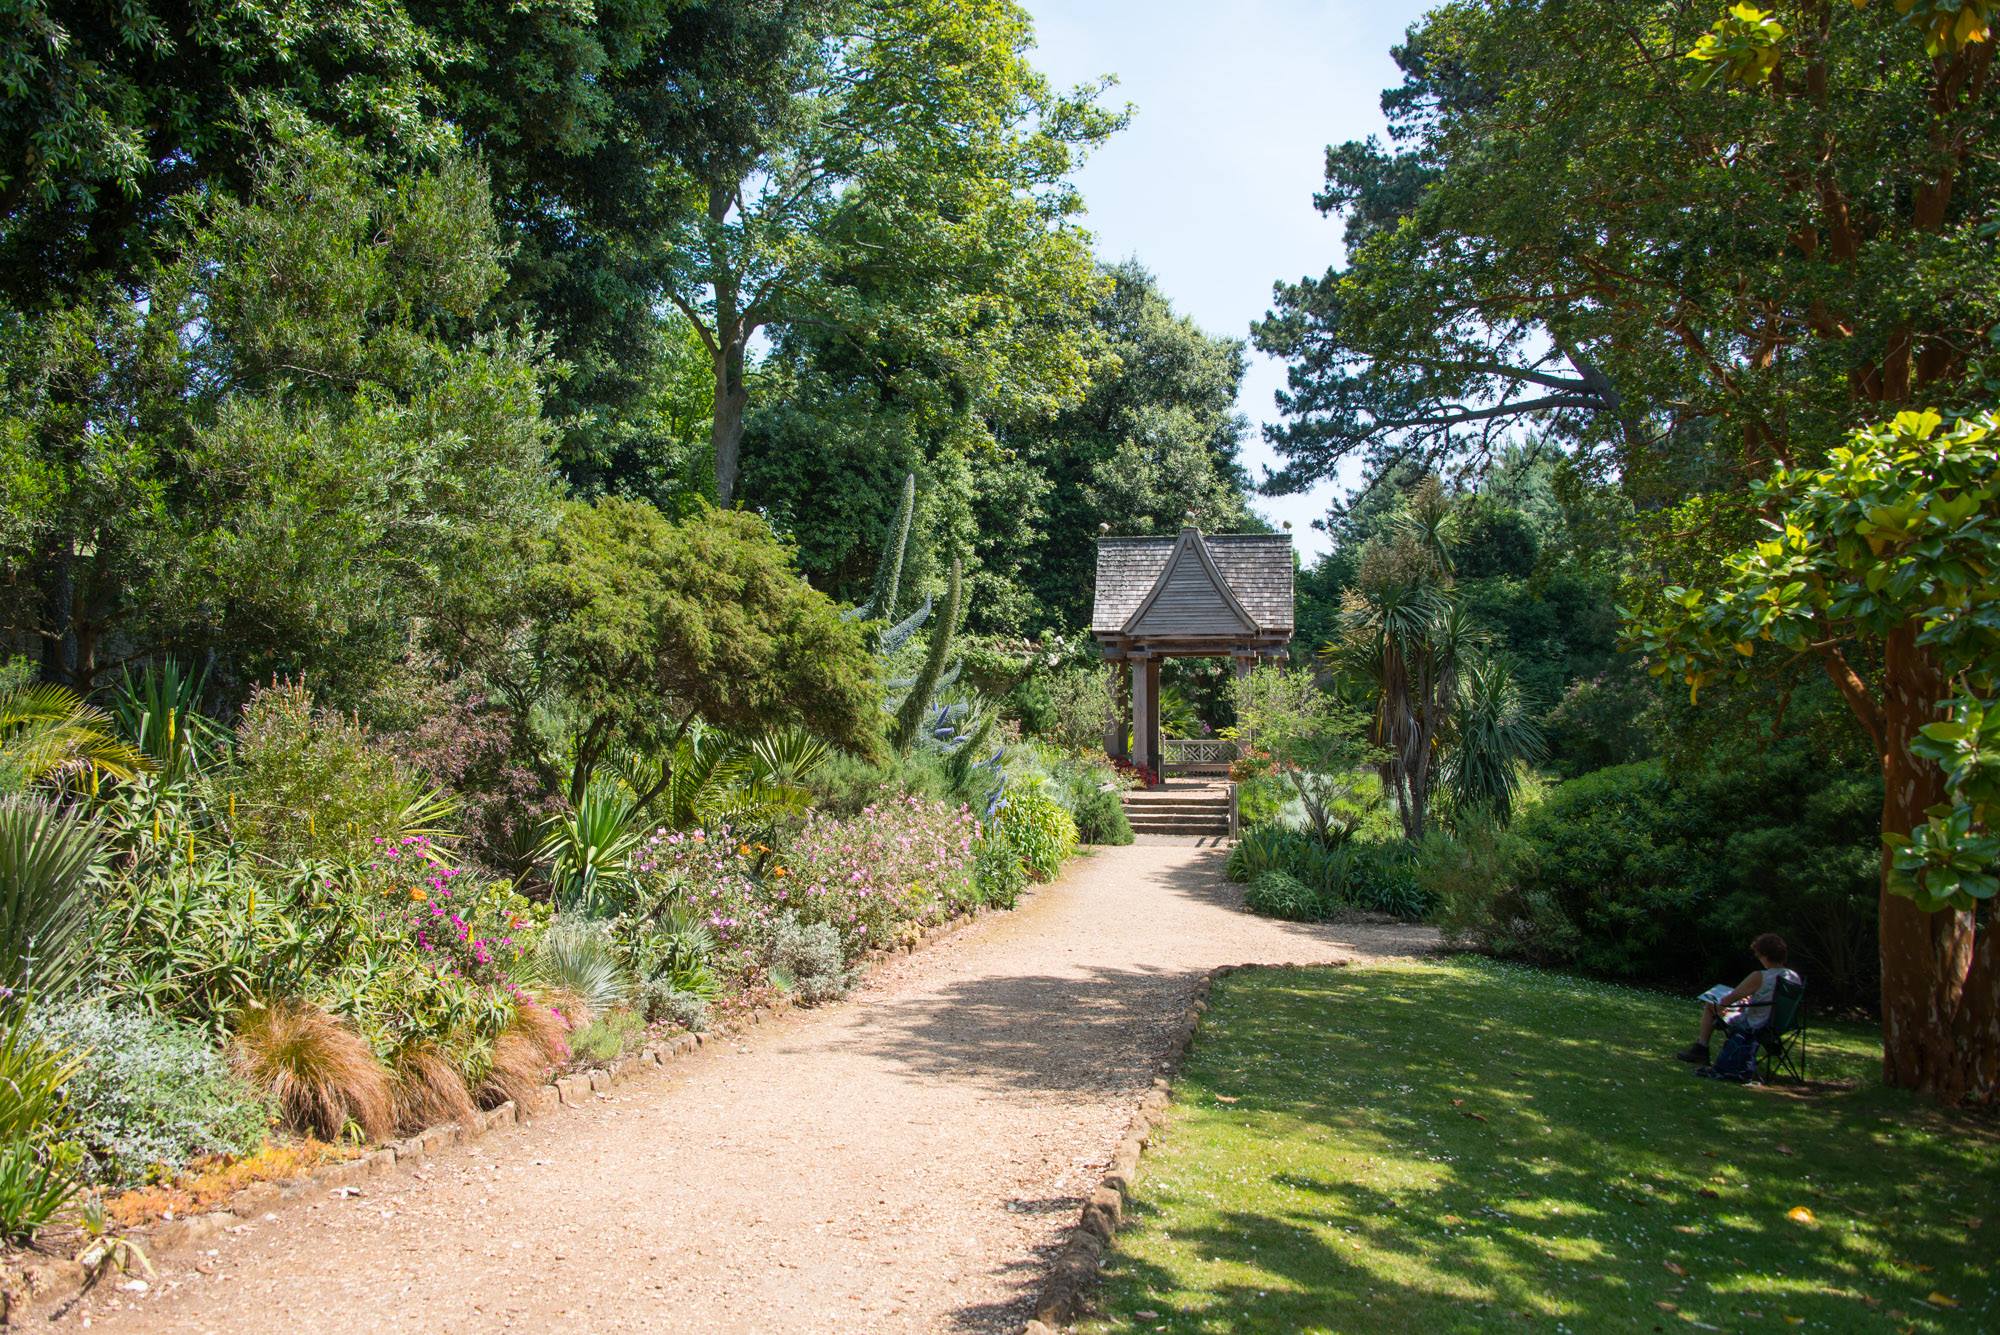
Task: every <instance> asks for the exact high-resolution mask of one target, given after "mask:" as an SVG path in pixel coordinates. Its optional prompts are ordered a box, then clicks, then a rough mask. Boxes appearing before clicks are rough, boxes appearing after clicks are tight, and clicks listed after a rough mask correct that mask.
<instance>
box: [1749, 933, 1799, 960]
mask: <svg viewBox="0 0 2000 1335" xmlns="http://www.w3.org/2000/svg"><path fill="white" fill-rule="evenodd" d="M1750 949H1751V950H1752V951H1753V952H1754V953H1755V954H1756V956H1757V958H1758V959H1760V960H1769V961H1770V962H1771V963H1773V964H1783V963H1784V962H1785V961H1786V959H1787V958H1789V957H1790V955H1791V952H1790V951H1789V950H1787V949H1786V948H1785V938H1784V937H1782V936H1779V935H1778V934H1777V933H1776V932H1766V933H1764V935H1762V936H1760V937H1758V938H1757V939H1756V940H1755V941H1752V942H1751V943H1750Z"/></svg>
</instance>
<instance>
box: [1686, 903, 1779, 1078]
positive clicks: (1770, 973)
mask: <svg viewBox="0 0 2000 1335" xmlns="http://www.w3.org/2000/svg"><path fill="white" fill-rule="evenodd" d="M1750 953H1751V954H1753V955H1755V956H1756V957H1757V963H1758V964H1760V965H1762V966H1763V967H1761V968H1759V969H1755V970H1753V971H1752V972H1751V973H1750V975H1749V976H1748V977H1746V978H1745V979H1744V980H1743V981H1742V982H1740V983H1738V984H1737V985H1736V987H1735V988H1734V989H1733V990H1730V989H1728V988H1727V987H1726V985H1725V984H1722V983H1717V984H1716V985H1715V986H1714V987H1711V988H1710V989H1709V990H1708V991H1706V992H1704V993H1703V994H1702V1005H1701V1037H1700V1038H1698V1039H1696V1040H1695V1041H1694V1042H1693V1043H1690V1044H1689V1045H1688V1046H1687V1047H1685V1048H1683V1049H1681V1050H1680V1051H1679V1052H1676V1053H1675V1054H1674V1055H1675V1056H1676V1057H1679V1058H1680V1059H1681V1060H1682V1061H1684V1062H1693V1063H1694V1064H1695V1065H1697V1066H1706V1065H1708V1040H1709V1038H1710V1036H1711V1035H1713V1034H1714V1033H1715V1027H1716V1025H1718V1024H1720V1025H1722V1026H1723V1028H1725V1029H1727V1030H1729V1031H1730V1032H1731V1033H1745V1034H1747V1033H1755V1032H1756V1031H1757V1030H1759V1029H1762V1028H1763V1027H1764V1026H1765V1025H1767V1024H1769V1023H1770V1022H1771V1011H1772V998H1773V997H1775V996H1776V995H1777V991H1778V982H1779V980H1780V979H1786V980H1789V981H1791V982H1793V983H1796V982H1798V981H1799V976H1798V975H1797V974H1795V973H1793V972H1792V971H1791V970H1790V969H1788V968H1786V967H1785V960H1786V958H1787V956H1788V955H1789V954H1790V952H1789V951H1788V950H1786V948H1785V938H1784V937H1782V936H1779V935H1778V934H1777V933H1776V932H1766V933H1764V934H1763V935H1762V936H1760V937H1758V938H1757V939H1756V940H1755V941H1752V942H1751V943H1750Z"/></svg>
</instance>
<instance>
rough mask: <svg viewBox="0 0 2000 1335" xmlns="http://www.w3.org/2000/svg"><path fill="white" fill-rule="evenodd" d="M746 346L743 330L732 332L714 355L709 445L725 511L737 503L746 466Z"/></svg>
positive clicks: (719, 502)
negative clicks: (739, 480) (738, 486)
mask: <svg viewBox="0 0 2000 1335" xmlns="http://www.w3.org/2000/svg"><path fill="white" fill-rule="evenodd" d="M718 332H720V331H718ZM745 342H746V339H745V336H744V334H743V332H742V331H741V330H730V331H729V332H728V333H727V335H725V336H723V337H721V338H720V339H718V344H717V347H716V352H715V426H714V429H713V430H712V431H711V432H710V434H709V441H710V443H711V444H712V445H713V446H714V447H715V503H716V504H717V505H719V506H721V507H722V508H723V509H725V510H726V509H728V508H729V507H730V506H731V505H733V504H734V503H735V501H736V478H737V474H738V473H739V472H740V471H741V470H742V462H743V410H744V408H746V407H747V406H748V405H749V403H750V389H749V386H748V385H746V384H745V383H744V380H743V352H744V348H743V345H744V343H745Z"/></svg>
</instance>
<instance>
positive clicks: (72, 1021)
mask: <svg viewBox="0 0 2000 1335" xmlns="http://www.w3.org/2000/svg"><path fill="white" fill-rule="evenodd" d="M28 1028H29V1032H30V1033H32V1034H33V1035H35V1037H37V1038H38V1039H40V1040H41V1041H42V1042H43V1043H44V1044H45V1045H47V1046H48V1047H50V1048H53V1049H58V1050H67V1051H69V1052H71V1053H73V1054H75V1056H76V1057H77V1058H78V1059H79V1061H78V1063H77V1066H76V1068H75V1071H74V1073H73V1074H72V1075H71V1076H70V1078H69V1080H68V1081H67V1082H66V1083H65V1085H64V1090H65V1092H66V1093H67V1095H68V1098H69V1105H70V1110H71V1112H72V1114H73V1115H74V1117H75V1119H76V1123H75V1129H74V1131H73V1132H72V1135H74V1137H75V1138H76V1139H77V1140H78V1141H79V1142H80V1143H81V1144H82V1146H83V1149H84V1154H85V1170H86V1173H87V1175H88V1176H89V1177H90V1178H91V1179H92V1180H93V1181H96V1182H100V1183H103V1184H105V1185H107V1186H111V1187H129V1186H137V1185H139V1184H141V1183H143V1182H146V1181H148V1180H151V1179H153V1178H155V1177H168V1176H171V1175H172V1174H174V1173H176V1172H178V1171H179V1170H181V1169H183V1168H185V1167H187V1166H188V1164H189V1163H191V1162H193V1161H194V1160H195V1159H196V1158H198V1157H200V1156H202V1155H205V1154H236V1153H241V1152H243V1151H245V1150H250V1149H254V1148H255V1147H256V1146H257V1145H258V1143H259V1142H260V1141H262V1139H263V1136H264V1131H265V1129H266V1127H268V1126H269V1124H270V1121H271V1109H270V1106H269V1104H268V1103H267V1102H266V1101H265V1100H264V1099H263V1098H261V1097H259V1096H258V1095H257V1094H256V1093H255V1092H253V1091H252V1090H251V1089H250V1088H249V1087H248V1086H247V1085H245V1084H244V1083H243V1082H242V1081H241V1080H239V1079H237V1078H236V1076H235V1075H234V1073H232V1072H231V1071H230V1069H229V1064H228V1063H227V1062H226V1061H224V1060H223V1058H222V1055H221V1054H220V1053H218V1052H217V1051H215V1049H213V1048H212V1047H210V1046H209V1042H208V1037H207V1035H205V1034H204V1033H202V1032H201V1031H200V1030H199V1029H195V1028H193V1027H191V1026H187V1025H180V1024H175V1023H174V1022H172V1021H170V1020H165V1019H161V1018H160V1017H158V1016H155V1015H150V1014H148V1013H146V1012H145V1011H142V1010H137V1009H128V1008H114V1007H110V1006H106V1005H105V1004H104V1003H103V1002H102V1001H87V1002H78V1003H73V1004H68V1005H57V1006H41V1007H37V1008H36V1009H35V1010H34V1011H33V1012H32V1013H31V1015H30V1017H29V1021H28Z"/></svg>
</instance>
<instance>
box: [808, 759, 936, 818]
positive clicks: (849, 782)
mask: <svg viewBox="0 0 2000 1335" xmlns="http://www.w3.org/2000/svg"><path fill="white" fill-rule="evenodd" d="M808 787H809V788H810V790H811V792H812V797H813V802H814V803H815V805H816V806H817V807H818V808H819V809H820V810H821V811H823V812H825V813H826V814H827V815H830V816H858V815H860V814H861V812H862V811H863V810H865V809H866V808H868V807H871V806H874V805H876V804H877V803H879V802H884V801H887V800H889V799H891V798H896V797H905V796H909V797H921V798H925V799H928V800H930V801H933V802H943V801H947V800H949V799H950V797H951V795H952V781H951V775H950V774H949V773H948V772H947V771H946V769H945V763H944V761H943V759H942V758H941V757H939V756H938V755H937V753H936V752H934V751H930V750H927V749H924V748H921V747H920V748H917V749H915V750H912V751H911V752H909V753H908V754H906V755H892V756H890V757H888V758H886V759H880V760H866V759H863V758H861V757H859V756H853V755H848V754H846V753H844V752H841V753H836V754H835V755H833V756H830V757H829V758H828V759H827V760H826V761H825V762H823V763H822V764H821V765H820V766H819V767H818V768H817V769H815V770H814V771H813V773H812V777H811V778H810V779H809V780H808Z"/></svg>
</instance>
